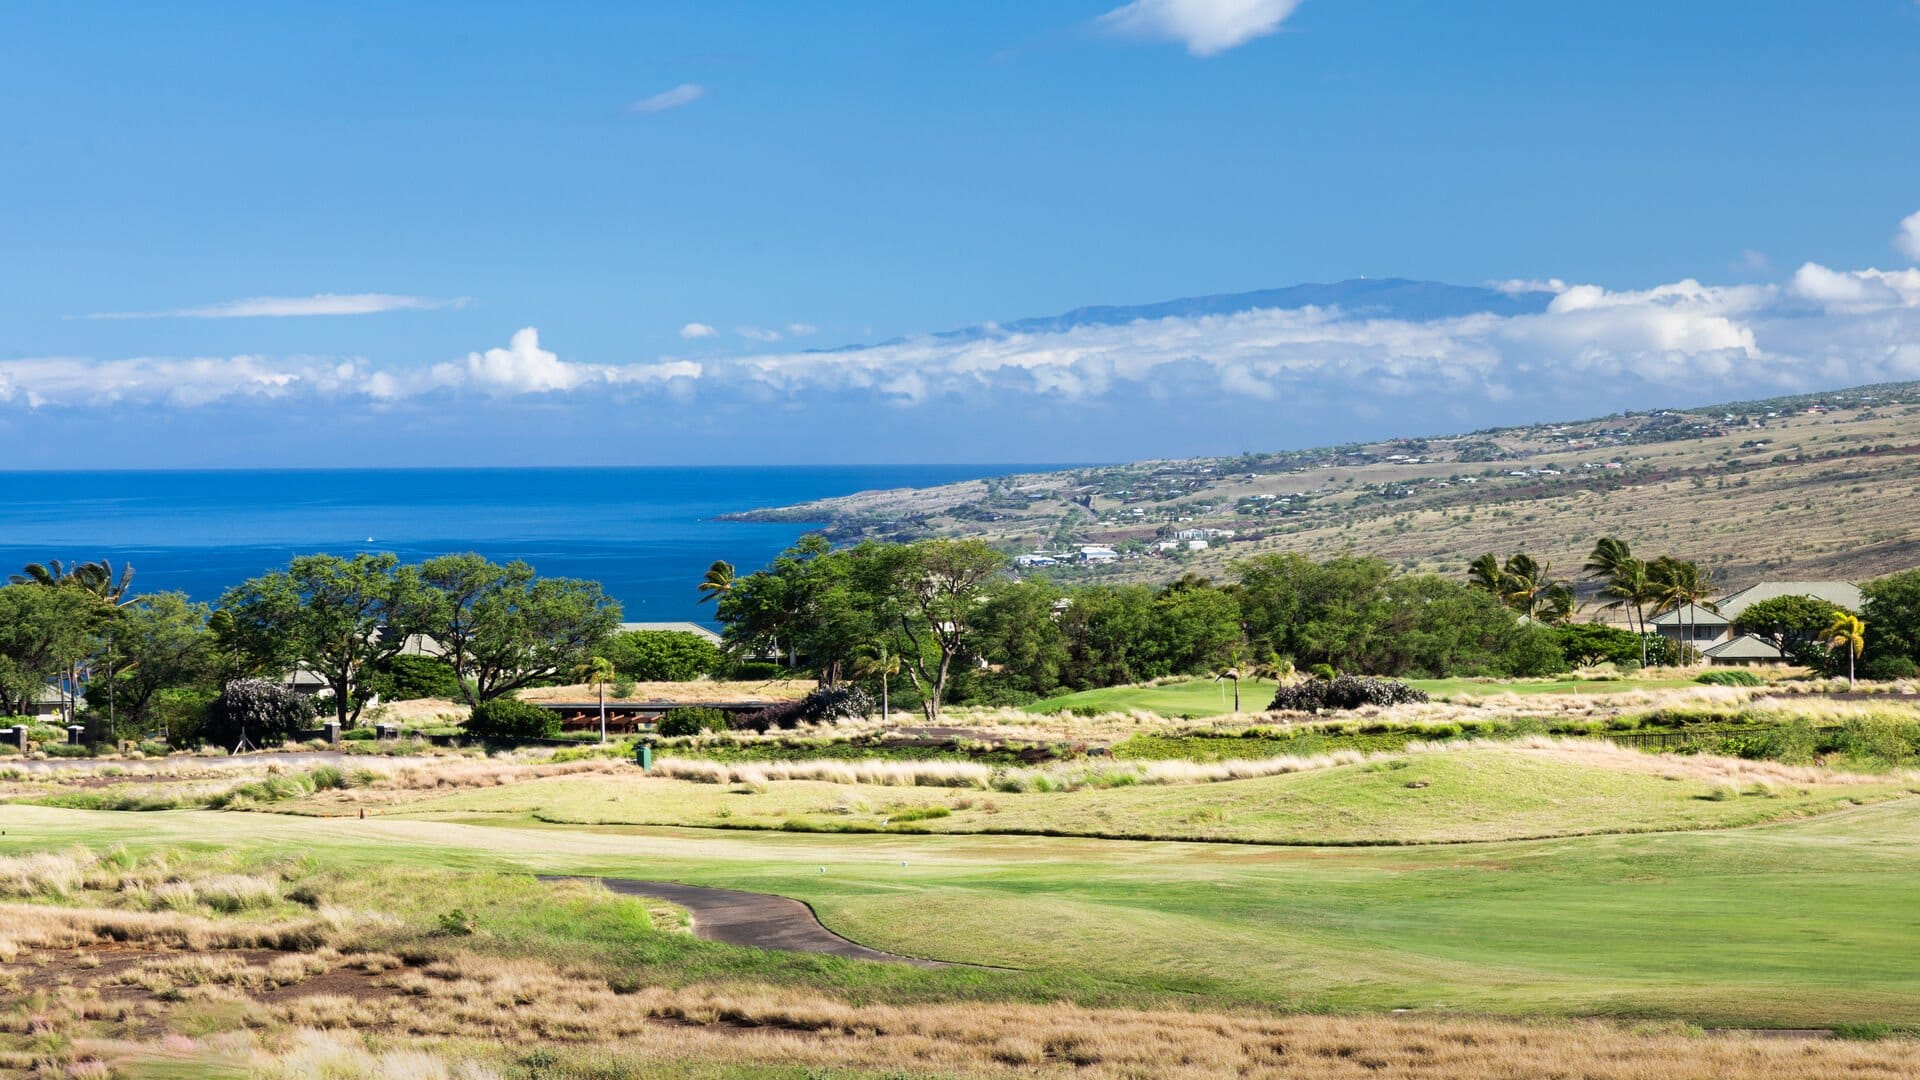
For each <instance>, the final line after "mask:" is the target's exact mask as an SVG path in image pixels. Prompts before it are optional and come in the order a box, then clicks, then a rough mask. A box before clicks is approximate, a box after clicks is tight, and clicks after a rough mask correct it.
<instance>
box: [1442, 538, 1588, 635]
mask: <svg viewBox="0 0 1920 1080" xmlns="http://www.w3.org/2000/svg"><path fill="white" fill-rule="evenodd" d="M1467 582H1468V584H1470V585H1472V586H1473V587H1474V588H1476V589H1480V590H1482V591H1483V592H1487V593H1491V594H1492V595H1493V596H1495V597H1497V598H1498V599H1499V600H1500V602H1501V603H1503V604H1505V605H1506V606H1507V607H1509V608H1511V609H1513V610H1514V611H1516V612H1518V613H1520V614H1522V615H1525V616H1526V617H1527V618H1529V619H1533V620H1536V621H1538V622H1544V623H1563V622H1566V621H1567V620H1568V619H1570V618H1572V617H1573V608H1574V597H1573V590H1572V589H1570V588H1568V587H1567V584H1566V582H1564V581H1561V580H1560V579H1558V578H1556V577H1554V576H1553V565H1552V564H1551V563H1544V562H1541V561H1539V560H1538V559H1535V558H1534V557H1533V556H1531V555H1528V554H1526V553H1524V552H1522V553H1518V554H1514V555H1510V556H1508V557H1507V561H1506V563H1505V564H1504V565H1502V564H1501V563H1499V561H1498V560H1496V559H1495V558H1494V556H1493V553H1492V552H1488V553H1487V554H1485V555H1482V556H1480V557H1479V558H1477V559H1475V560H1473V561H1472V562H1471V563H1468V564H1467Z"/></svg>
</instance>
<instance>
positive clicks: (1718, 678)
mask: <svg viewBox="0 0 1920 1080" xmlns="http://www.w3.org/2000/svg"><path fill="white" fill-rule="evenodd" d="M1693 681H1694V682H1697V683H1704V684H1706V685H1708V686H1765V685H1766V684H1767V680H1765V679H1762V678H1761V677H1760V676H1758V675H1755V674H1754V673H1753V672H1751V671H1742V670H1741V669H1739V668H1717V669H1715V670H1713V671H1703V672H1701V673H1700V674H1698V675H1695V676H1694V677H1693Z"/></svg>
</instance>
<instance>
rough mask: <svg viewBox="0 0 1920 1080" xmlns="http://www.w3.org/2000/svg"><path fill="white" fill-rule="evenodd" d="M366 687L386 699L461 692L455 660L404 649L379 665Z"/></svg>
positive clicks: (456, 695)
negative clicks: (404, 650)
mask: <svg viewBox="0 0 1920 1080" xmlns="http://www.w3.org/2000/svg"><path fill="white" fill-rule="evenodd" d="M366 689H367V690H368V691H369V692H370V693H371V694H377V695H379V696H380V699H381V700H383V701H414V700H418V699H420V698H446V699H448V700H455V699H458V698H459V697H460V696H461V695H460V675H459V673H458V672H456V671H454V670H453V665H452V664H449V663H447V662H446V661H445V660H442V659H440V658H439V657H437V656H421V655H417V654H414V653H401V654H400V655H398V656H395V657H391V658H389V659H388V660H386V661H385V662H383V663H381V664H378V665H376V667H375V669H374V672H373V674H372V675H371V676H369V677H368V679H367V686H366Z"/></svg>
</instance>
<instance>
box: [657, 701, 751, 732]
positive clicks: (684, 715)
mask: <svg viewBox="0 0 1920 1080" xmlns="http://www.w3.org/2000/svg"><path fill="white" fill-rule="evenodd" d="M732 726H733V724H732V722H731V721H730V720H729V719H728V717H727V713H726V710H724V709H710V708H707V707H706V706H704V705H687V706H683V707H681V708H678V709H670V710H668V711H667V714H666V715H665V716H662V717H661V718H660V722H659V723H658V724H655V725H654V731H656V732H658V733H659V734H661V735H666V736H680V735H698V734H700V733H701V732H703V731H725V730H727V729H728V728H730V727H732Z"/></svg>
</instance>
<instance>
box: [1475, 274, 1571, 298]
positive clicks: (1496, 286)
mask: <svg viewBox="0 0 1920 1080" xmlns="http://www.w3.org/2000/svg"><path fill="white" fill-rule="evenodd" d="M1487 287H1488V288H1490V289H1492V290H1493V291H1495V292H1501V293H1506V294H1507V295H1508V296H1519V295H1521V294H1523V293H1537V292H1549V293H1563V292H1566V291H1567V283H1566V282H1564V281H1561V280H1560V279H1559V278H1546V279H1545V280H1542V279H1540V278H1508V279H1507V280H1505V281H1489V282H1487Z"/></svg>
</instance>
